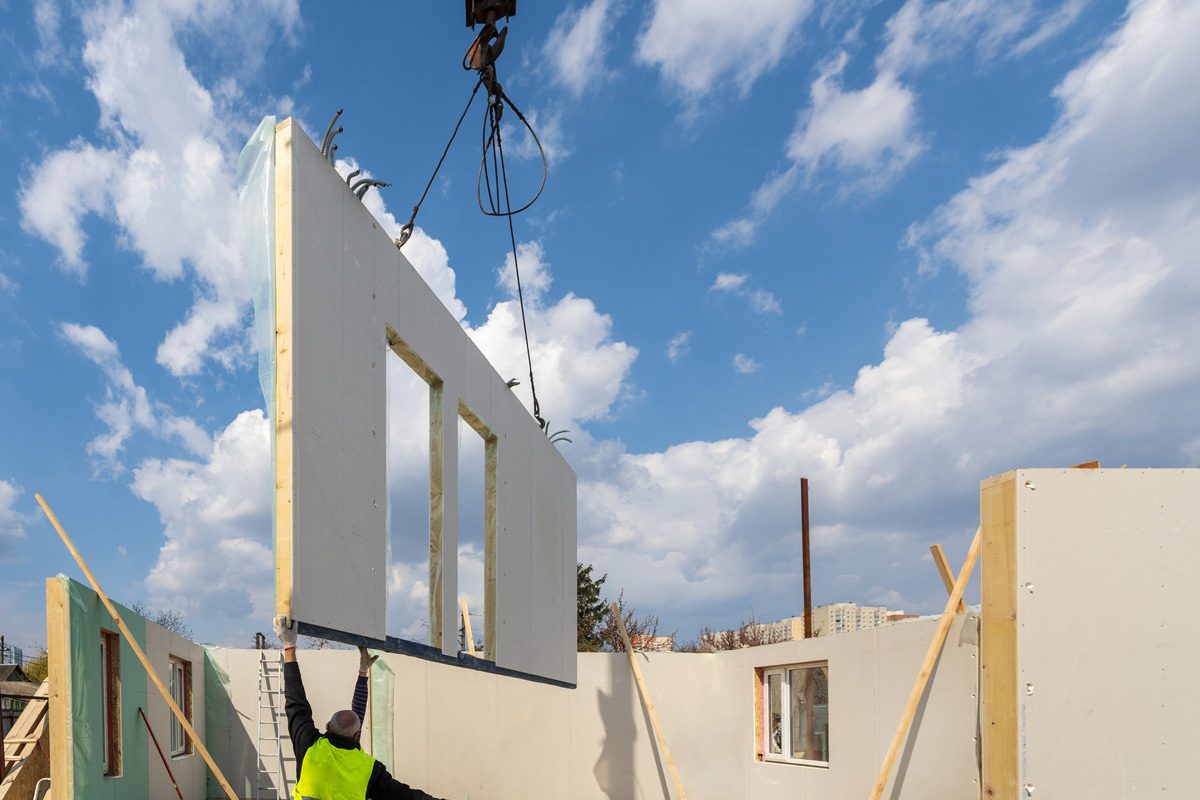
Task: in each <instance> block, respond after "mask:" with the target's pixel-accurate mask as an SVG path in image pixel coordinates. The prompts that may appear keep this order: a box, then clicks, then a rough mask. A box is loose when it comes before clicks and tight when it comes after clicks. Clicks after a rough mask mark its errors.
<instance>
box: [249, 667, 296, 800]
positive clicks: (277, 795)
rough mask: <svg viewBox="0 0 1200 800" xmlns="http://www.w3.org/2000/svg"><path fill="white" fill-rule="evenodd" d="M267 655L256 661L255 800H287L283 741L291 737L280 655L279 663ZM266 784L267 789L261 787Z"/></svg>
mask: <svg viewBox="0 0 1200 800" xmlns="http://www.w3.org/2000/svg"><path fill="white" fill-rule="evenodd" d="M268 652H270V651H268V650H260V651H259V657H258V658H259V662H258V731H257V733H256V734H255V735H256V736H257V737H258V743H257V752H258V775H257V777H256V780H255V781H254V800H261V798H263V792H272V793H273V794H272V795H270V796H271V797H273V798H274V800H286V798H287V797H288V790H287V776H286V775H285V773H284V769H283V759H284V755H283V740H284V739H289V738H290V737H289V736H288V733H287V722H286V716H285V715H284V709H283V702H284V699H283V651H282V650H280V651H278V654H279V660H278V661H275V660H271V659H268V658H267V653H268ZM281 720H283V722H282V724H281ZM264 779H266V780H264ZM268 782H269V784H270V785H264V783H268Z"/></svg>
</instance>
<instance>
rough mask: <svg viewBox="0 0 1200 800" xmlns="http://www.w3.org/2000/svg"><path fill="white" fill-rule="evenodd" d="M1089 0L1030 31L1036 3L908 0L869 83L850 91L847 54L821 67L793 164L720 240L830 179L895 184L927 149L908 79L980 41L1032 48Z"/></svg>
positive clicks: (871, 186) (845, 183) (853, 187)
mask: <svg viewBox="0 0 1200 800" xmlns="http://www.w3.org/2000/svg"><path fill="white" fill-rule="evenodd" d="M1085 2H1086V0H1067V2H1066V3H1064V4H1063V5H1062V6H1061V7H1059V8H1058V9H1057V10H1056V11H1054V12H1052V13H1049V14H1044V15H1041V23H1040V26H1039V27H1038V28H1037V30H1035V31H1033V32H1032V33H1026V32H1027V31H1028V29H1029V27H1030V26H1031V25H1033V24H1035V23H1037V22H1038V19H1039V14H1038V13H1037V9H1036V7H1035V3H1034V2H1033V0H1015V2H1013V1H1011V0H1006V2H997V0H944V1H943V2H940V3H928V2H926V1H925V0H908V2H906V3H905V4H904V5H903V6H902V7H901V8H900V10H899V11H897V12H896V13H895V14H893V15H892V16H891V17H890V18H889V19H888V21H887V24H886V26H885V32H884V39H885V42H886V44H885V46H884V48H883V50H882V51H881V52H880V53H879V55H878V56H877V57H876V59H875V68H876V74H875V78H874V80H873V81H872V82H871V83H870V84H869V85H867V86H865V87H863V88H859V89H847V88H846V87H845V79H844V75H845V71H846V66H847V64H848V62H849V58H850V56H849V55H848V53H847V52H846V51H839V52H838V53H837V54H835V55H834V56H833V57H831V58H829V59H827V60H826V61H825V62H824V64H823V65H820V74H819V75H818V76H817V78H816V79H815V80H814V81H813V83H812V85H811V88H810V94H811V103H810V105H809V106H808V107H807V108H805V109H804V110H802V111H801V112H800V113H799V115H798V117H797V121H796V127H795V129H794V130H793V132H792V134H791V135H790V136H789V137H788V140H787V143H786V145H785V153H786V156H787V163H786V165H785V166H784V167H782V168H781V169H778V170H775V171H774V172H772V173H771V174H770V175H768V176H767V177H766V178H765V179H764V180H763V182H762V184H761V185H759V187H758V188H757V189H756V190H755V191H754V192H753V194H752V196H751V198H750V206H749V209H748V211H747V213H746V214H745V215H743V216H742V217H739V218H737V219H734V220H731V221H729V222H727V223H725V224H724V225H721V226H720V227H718V228H717V229H716V230H715V231H714V232H713V234H712V236H711V237H710V240H709V243H710V246H711V245H723V246H728V247H734V248H743V247H747V246H749V245H751V244H753V243H754V241H755V238H756V236H757V233H758V228H759V226H760V225H762V224H763V222H764V221H765V220H766V219H767V217H768V216H769V215H770V214H771V213H772V212H773V211H774V210H775V208H776V207H777V206H778V205H779V203H780V201H782V200H783V199H784V198H785V197H787V196H788V194H790V193H791V192H793V191H795V190H796V189H797V188H798V187H801V186H811V185H813V184H814V181H815V180H816V179H817V178H818V177H819V176H821V175H829V176H831V177H833V178H836V181H837V187H838V188H837V193H838V194H839V195H840V196H842V197H843V198H844V197H846V196H848V195H851V194H854V193H867V194H871V193H874V192H879V191H882V190H884V189H886V188H887V187H888V186H890V185H891V184H892V183H893V182H894V181H895V179H896V178H897V177H898V176H899V175H900V174H902V173H903V172H904V170H905V169H906V168H907V167H908V166H909V165H910V164H911V163H912V162H913V161H914V160H915V159H916V158H917V157H918V156H919V155H920V154H921V152H922V151H923V150H924V149H925V147H926V141H925V137H924V136H923V135H922V134H921V133H920V132H919V131H918V129H917V123H918V117H917V99H918V98H917V94H916V92H915V91H914V90H913V89H912V87H911V86H910V85H907V84H906V82H905V76H906V75H911V74H912V73H914V72H917V71H919V70H921V69H924V68H927V67H929V66H930V65H931V64H934V63H936V62H939V61H944V60H947V59H949V58H953V57H958V56H960V55H961V53H962V51H963V50H964V49H966V48H967V46H968V45H970V44H972V43H973V44H974V45H975V47H976V49H977V51H978V53H979V57H980V59H981V60H983V61H990V60H994V59H996V58H999V57H1000V56H1001V55H1002V54H1004V53H1005V52H1009V53H1011V54H1014V55H1020V54H1023V53H1025V52H1028V51H1029V50H1031V49H1033V48H1034V47H1036V46H1038V45H1040V44H1042V43H1044V42H1046V41H1049V40H1050V39H1052V38H1053V37H1054V36H1057V35H1058V34H1059V33H1061V32H1062V31H1063V30H1066V28H1068V27H1069V26H1070V25H1071V24H1072V23H1073V22H1074V21H1075V19H1076V18H1078V16H1079V13H1080V12H1081V11H1082V8H1083V4H1084V3H1085ZM1022 35H1024V36H1025V38H1023V39H1021V40H1020V41H1016V40H1017V39H1018V38H1019V37H1021V36H1022ZM851 38H853V37H851Z"/></svg>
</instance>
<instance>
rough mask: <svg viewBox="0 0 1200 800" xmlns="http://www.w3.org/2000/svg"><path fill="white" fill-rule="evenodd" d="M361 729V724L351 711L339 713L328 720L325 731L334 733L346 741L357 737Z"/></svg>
mask: <svg viewBox="0 0 1200 800" xmlns="http://www.w3.org/2000/svg"><path fill="white" fill-rule="evenodd" d="M361 727H362V723H361V722H359V720H358V714H355V713H354V712H353V711H339V712H337V713H336V714H334V715H333V716H332V717H330V718H329V724H328V725H326V726H325V730H327V731H329V732H330V733H336V734H337V735H338V736H345V737H346V738H347V739H353V738H354V737H355V736H357V735H358V731H359V728H361Z"/></svg>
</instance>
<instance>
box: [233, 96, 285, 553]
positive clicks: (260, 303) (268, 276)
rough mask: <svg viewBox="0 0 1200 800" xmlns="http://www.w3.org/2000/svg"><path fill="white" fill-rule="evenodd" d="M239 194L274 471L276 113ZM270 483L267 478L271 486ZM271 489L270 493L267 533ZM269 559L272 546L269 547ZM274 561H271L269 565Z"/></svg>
mask: <svg viewBox="0 0 1200 800" xmlns="http://www.w3.org/2000/svg"><path fill="white" fill-rule="evenodd" d="M237 187H238V198H239V199H240V200H241V207H242V232H243V234H244V236H245V243H246V271H247V272H248V273H249V275H250V290H251V297H252V299H253V301H254V341H255V342H256V344H257V345H258V385H259V388H261V389H262V393H263V408H264V409H265V415H266V418H267V423H268V424H269V425H270V440H271V469H272V472H273V471H274V469H275V466H274V465H275V117H263V121H262V122H261V123H259V126H258V130H256V131H255V132H254V135H252V136H251V137H250V141H248V142H246V146H245V147H243V148H242V154H241V155H240V156H238V170H237ZM273 484H274V481H272V485H273ZM274 530H275V493H274V492H271V531H272V532H274ZM271 554H272V558H275V557H277V556H276V555H275V546H274V542H272V546H271ZM273 566H274V565H272V567H273ZM271 572H272V574H274V572H275V570H274V569H272V570H271Z"/></svg>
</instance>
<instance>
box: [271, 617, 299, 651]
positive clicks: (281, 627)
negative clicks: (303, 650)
mask: <svg viewBox="0 0 1200 800" xmlns="http://www.w3.org/2000/svg"><path fill="white" fill-rule="evenodd" d="M275 635H276V636H278V637H279V643H280V644H282V645H283V646H284V647H295V646H296V636H297V633H296V625H295V623H293V622H289V621H288V618H287V617H285V616H282V615H280V616H278V617H276V618H275Z"/></svg>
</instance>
